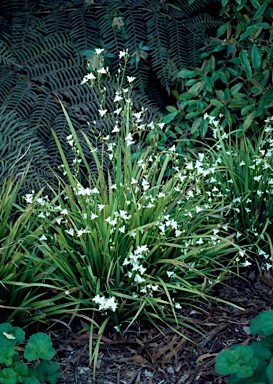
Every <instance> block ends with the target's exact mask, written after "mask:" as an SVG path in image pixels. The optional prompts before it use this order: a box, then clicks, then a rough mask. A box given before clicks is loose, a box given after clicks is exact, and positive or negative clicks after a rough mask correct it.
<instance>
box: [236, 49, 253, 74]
mask: <svg viewBox="0 0 273 384" xmlns="http://www.w3.org/2000/svg"><path fill="white" fill-rule="evenodd" d="M239 57H240V59H241V63H242V64H243V66H244V68H245V71H246V75H247V78H248V79H250V77H251V67H250V63H249V60H248V58H247V55H246V52H245V50H244V49H242V50H241V52H240V54H239Z"/></svg>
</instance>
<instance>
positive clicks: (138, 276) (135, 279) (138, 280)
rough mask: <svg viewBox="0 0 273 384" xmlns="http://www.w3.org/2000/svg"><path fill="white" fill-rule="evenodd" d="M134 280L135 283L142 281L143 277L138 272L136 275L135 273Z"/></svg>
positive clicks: (143, 280)
mask: <svg viewBox="0 0 273 384" xmlns="http://www.w3.org/2000/svg"><path fill="white" fill-rule="evenodd" d="M134 281H135V282H136V283H144V282H145V279H143V277H141V276H140V275H139V274H137V275H135V278H134Z"/></svg>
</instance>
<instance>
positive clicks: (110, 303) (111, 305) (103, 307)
mask: <svg viewBox="0 0 273 384" xmlns="http://www.w3.org/2000/svg"><path fill="white" fill-rule="evenodd" d="M93 301H94V302H95V303H97V304H99V310H100V311H107V310H108V309H110V311H112V312H116V310H117V307H118V305H117V302H116V298H115V297H114V296H112V297H109V298H108V299H106V298H105V297H104V296H100V295H96V296H95V297H94V299H93Z"/></svg>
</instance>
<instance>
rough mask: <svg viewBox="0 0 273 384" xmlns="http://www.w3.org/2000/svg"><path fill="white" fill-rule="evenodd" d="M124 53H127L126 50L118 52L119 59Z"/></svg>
mask: <svg viewBox="0 0 273 384" xmlns="http://www.w3.org/2000/svg"><path fill="white" fill-rule="evenodd" d="M126 54H127V52H126V51H120V52H119V54H118V57H119V59H121V58H122V57H124V56H126Z"/></svg>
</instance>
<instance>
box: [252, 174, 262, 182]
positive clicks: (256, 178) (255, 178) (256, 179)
mask: <svg viewBox="0 0 273 384" xmlns="http://www.w3.org/2000/svg"><path fill="white" fill-rule="evenodd" d="M261 178H262V175H259V176H255V177H254V180H255V181H260V180H261Z"/></svg>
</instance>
